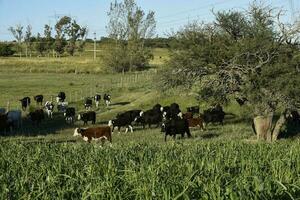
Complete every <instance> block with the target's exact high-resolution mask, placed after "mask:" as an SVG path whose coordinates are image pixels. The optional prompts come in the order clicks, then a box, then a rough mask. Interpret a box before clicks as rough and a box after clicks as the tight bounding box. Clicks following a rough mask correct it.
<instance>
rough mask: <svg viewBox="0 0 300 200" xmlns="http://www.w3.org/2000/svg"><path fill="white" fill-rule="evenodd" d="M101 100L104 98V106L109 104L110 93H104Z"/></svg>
mask: <svg viewBox="0 0 300 200" xmlns="http://www.w3.org/2000/svg"><path fill="white" fill-rule="evenodd" d="M103 100H104V103H105V104H106V106H107V107H108V106H109V105H110V103H111V96H110V94H104V96H103Z"/></svg>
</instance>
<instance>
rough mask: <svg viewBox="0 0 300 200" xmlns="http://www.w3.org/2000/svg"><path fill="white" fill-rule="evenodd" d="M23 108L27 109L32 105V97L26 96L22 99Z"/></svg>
mask: <svg viewBox="0 0 300 200" xmlns="http://www.w3.org/2000/svg"><path fill="white" fill-rule="evenodd" d="M20 101H21V106H22V110H23V111H25V110H26V108H27V107H29V106H30V97H24V98H23V99H20Z"/></svg>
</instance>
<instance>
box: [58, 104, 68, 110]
mask: <svg viewBox="0 0 300 200" xmlns="http://www.w3.org/2000/svg"><path fill="white" fill-rule="evenodd" d="M68 104H69V103H68V102H58V104H57V110H58V111H59V112H66V109H67V108H68Z"/></svg>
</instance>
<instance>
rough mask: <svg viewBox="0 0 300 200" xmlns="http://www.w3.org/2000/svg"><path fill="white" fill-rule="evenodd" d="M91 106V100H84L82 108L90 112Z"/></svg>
mask: <svg viewBox="0 0 300 200" xmlns="http://www.w3.org/2000/svg"><path fill="white" fill-rule="evenodd" d="M92 105H93V101H92V99H91V98H86V99H85V102H84V107H85V109H86V110H90V109H91V107H92Z"/></svg>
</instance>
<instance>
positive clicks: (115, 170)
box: [0, 140, 300, 199]
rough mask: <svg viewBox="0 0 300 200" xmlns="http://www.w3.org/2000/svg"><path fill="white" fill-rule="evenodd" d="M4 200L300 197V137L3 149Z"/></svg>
mask: <svg viewBox="0 0 300 200" xmlns="http://www.w3.org/2000/svg"><path fill="white" fill-rule="evenodd" d="M0 152H1V153H0V155H1V159H0V174H1V175H0V185H1V186H0V187H1V189H0V198H1V199H36V198H38V199H296V198H299V196H300V179H299V174H300V156H299V155H300V149H299V141H298V142H294V143H288V142H282V143H278V144H264V143H262V144H248V143H244V142H240V143H238V142H235V141H234V142H230V141H226V142H224V141H219V142H204V141H199V140H198V141H195V140H193V141H192V140H188V141H179V142H175V143H174V142H168V143H167V145H165V144H156V143H148V142H144V143H136V142H131V143H127V144H124V143H123V144H117V145H114V146H113V147H108V146H105V147H100V146H99V144H90V145H88V144H76V143H75V144H73V143H62V144H58V143H57V144H56V143H37V144H30V143H22V142H21V143H12V142H2V143H1V146H0Z"/></svg>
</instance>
